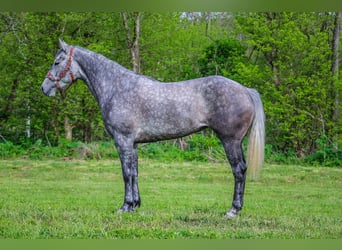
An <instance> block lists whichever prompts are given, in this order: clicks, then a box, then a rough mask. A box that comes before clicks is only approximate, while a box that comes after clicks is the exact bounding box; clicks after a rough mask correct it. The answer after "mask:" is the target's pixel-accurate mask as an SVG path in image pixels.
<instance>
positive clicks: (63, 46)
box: [58, 38, 68, 51]
mask: <svg viewBox="0 0 342 250" xmlns="http://www.w3.org/2000/svg"><path fill="white" fill-rule="evenodd" d="M58 42H59V47H60V48H61V49H62V50H64V51H67V49H68V45H67V44H66V43H65V42H64V41H63V40H62V39H60V38H59V39H58Z"/></svg>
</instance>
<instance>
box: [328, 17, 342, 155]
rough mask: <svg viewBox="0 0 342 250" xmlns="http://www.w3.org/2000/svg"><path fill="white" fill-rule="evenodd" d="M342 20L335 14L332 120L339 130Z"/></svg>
mask: <svg viewBox="0 0 342 250" xmlns="http://www.w3.org/2000/svg"><path fill="white" fill-rule="evenodd" d="M341 20H342V12H336V13H335V20H334V31H333V41H332V67H331V72H332V75H333V86H332V87H333V94H334V111H333V117H332V120H333V122H334V125H335V128H337V129H339V120H340V100H339V98H340V96H339V91H340V86H339V84H340V83H339V52H338V47H339V42H340V32H341ZM338 134H339V131H337V133H335V135H336V136H335V137H338ZM333 139H334V143H335V145H334V147H335V148H337V147H338V138H333Z"/></svg>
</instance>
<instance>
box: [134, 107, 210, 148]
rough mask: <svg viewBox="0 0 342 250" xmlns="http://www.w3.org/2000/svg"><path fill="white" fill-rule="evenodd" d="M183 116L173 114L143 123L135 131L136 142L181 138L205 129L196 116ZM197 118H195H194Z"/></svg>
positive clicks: (203, 123) (204, 124)
mask: <svg viewBox="0 0 342 250" xmlns="http://www.w3.org/2000/svg"><path fill="white" fill-rule="evenodd" d="M194 116H195V117H192V116H190V115H188V116H184V114H183V115H180V114H176V113H175V112H170V113H168V114H167V113H165V114H164V116H161V117H157V118H155V119H151V120H148V121H145V122H144V123H142V124H143V126H140V127H139V128H138V129H137V134H136V142H153V141H160V140H167V139H174V138H179V137H183V136H186V135H189V134H192V133H194V132H197V131H200V130H201V129H203V128H205V127H207V124H206V123H205V122H203V121H201V119H198V116H196V115H194ZM196 117H197V118H196Z"/></svg>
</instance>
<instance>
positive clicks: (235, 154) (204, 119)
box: [41, 40, 265, 217]
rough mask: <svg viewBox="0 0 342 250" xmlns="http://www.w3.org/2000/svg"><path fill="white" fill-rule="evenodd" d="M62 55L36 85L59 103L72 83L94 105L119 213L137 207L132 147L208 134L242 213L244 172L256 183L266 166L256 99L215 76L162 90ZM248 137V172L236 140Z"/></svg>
mask: <svg viewBox="0 0 342 250" xmlns="http://www.w3.org/2000/svg"><path fill="white" fill-rule="evenodd" d="M59 46H60V50H59V51H58V52H57V55H56V58H55V61H54V63H53V65H52V67H51V69H50V71H49V72H48V74H47V75H46V78H45V80H44V82H43V84H42V87H41V88H42V91H43V93H44V94H46V95H48V96H55V95H56V92H57V91H59V92H60V93H61V95H62V96H64V95H65V91H66V89H67V88H68V87H69V86H70V85H71V84H72V83H73V82H75V81H76V80H77V79H81V80H83V81H84V82H85V83H86V84H87V85H88V87H89V90H90V91H91V92H92V94H93V95H94V97H95V99H96V100H97V102H98V104H99V107H100V109H101V112H102V118H103V121H104V124H105V127H106V130H107V131H108V132H109V133H110V135H111V136H112V137H113V139H114V142H115V146H116V148H117V150H118V153H119V156H120V160H121V165H122V173H123V180H124V183H125V196H124V202H123V205H122V206H121V208H120V209H119V212H132V211H135V208H136V207H137V206H140V204H141V200H140V194H139V188H138V144H139V143H145V142H154V141H159V140H166V139H173V138H179V137H183V136H186V135H189V134H191V133H194V132H197V131H200V130H202V129H204V128H211V129H212V130H213V131H214V132H215V134H216V135H217V137H218V138H219V139H220V141H221V143H222V145H223V147H224V150H225V153H226V155H227V158H228V160H229V162H230V165H231V168H232V172H233V175H234V180H235V186H234V195H233V202H232V207H231V208H230V210H229V211H228V212H227V213H226V216H227V217H235V216H236V215H237V214H238V212H239V211H240V210H241V209H242V206H243V198H244V190H245V181H246V172H247V166H248V167H249V173H250V174H251V175H252V176H254V177H255V176H257V175H258V173H259V171H260V169H261V167H262V164H263V159H264V137H265V128H264V120H265V115H264V110H263V105H262V102H261V99H260V96H259V94H258V92H257V91H256V90H254V89H250V88H247V87H244V86H242V85H241V84H239V83H237V82H235V81H232V80H230V79H227V78H224V77H221V76H209V77H203V78H197V79H192V80H188V81H182V82H171V83H161V82H159V81H156V80H154V79H152V78H150V77H146V76H143V75H139V74H136V73H134V72H132V71H130V70H128V69H126V68H124V67H122V66H121V65H119V64H117V63H116V62H113V61H111V60H109V59H107V58H106V57H104V56H102V55H101V54H97V53H94V52H92V51H90V50H87V49H84V48H82V47H79V46H71V45H68V44H66V43H65V42H64V41H62V40H59ZM248 131H249V142H248V149H247V164H246V161H245V158H244V154H243V151H242V146H241V144H242V140H243V138H244V137H245V136H246V134H247V133H248Z"/></svg>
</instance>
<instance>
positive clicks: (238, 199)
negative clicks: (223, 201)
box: [221, 140, 247, 218]
mask: <svg viewBox="0 0 342 250" xmlns="http://www.w3.org/2000/svg"><path fill="white" fill-rule="evenodd" d="M221 141H222V144H223V147H224V150H225V152H226V155H227V158H228V160H229V162H230V165H231V168H232V172H233V175H234V181H235V185H234V196H233V202H232V207H231V209H230V210H229V211H228V212H227V213H226V217H228V218H233V217H235V216H236V215H238V213H239V211H240V210H241V209H242V207H243V199H244V192H245V181H246V171H247V165H246V161H245V159H244V155H243V151H242V142H241V140H221Z"/></svg>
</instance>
